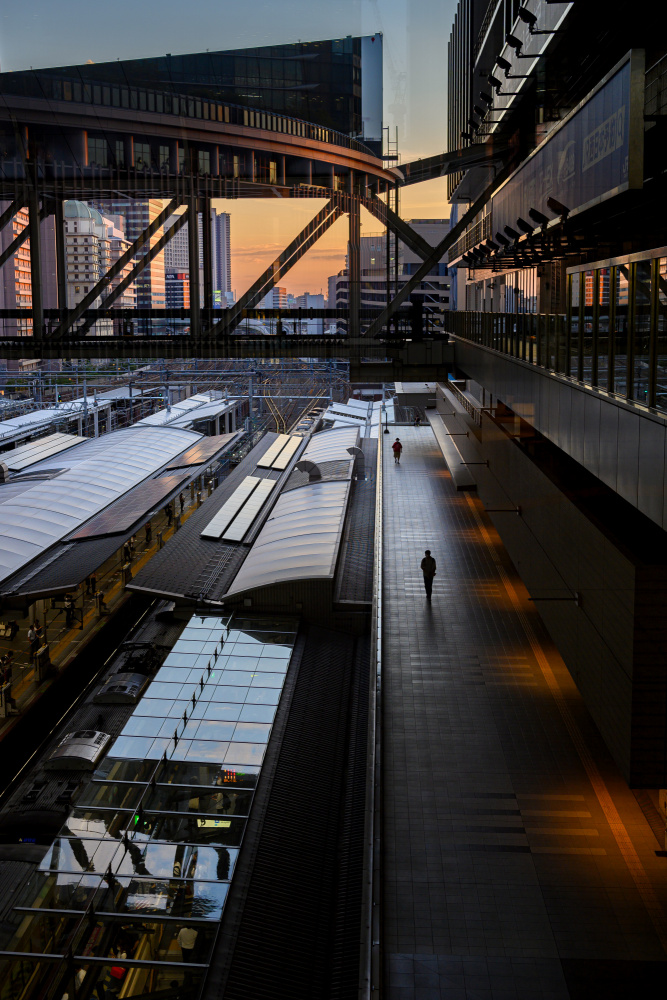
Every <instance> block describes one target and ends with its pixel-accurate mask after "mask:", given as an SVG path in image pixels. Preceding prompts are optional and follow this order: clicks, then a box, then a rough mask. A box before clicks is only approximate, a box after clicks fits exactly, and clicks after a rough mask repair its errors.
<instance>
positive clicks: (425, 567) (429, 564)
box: [421, 549, 436, 601]
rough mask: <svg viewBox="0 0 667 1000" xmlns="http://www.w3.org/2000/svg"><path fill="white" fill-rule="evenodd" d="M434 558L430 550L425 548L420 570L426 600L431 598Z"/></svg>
mask: <svg viewBox="0 0 667 1000" xmlns="http://www.w3.org/2000/svg"><path fill="white" fill-rule="evenodd" d="M435 568H436V567H435V559H434V558H433V556H432V555H431V550H430V549H426V552H425V553H424V558H423V559H422V562H421V570H422V573H423V574H424V590H425V591H426V600H427V601H430V600H431V591H432V590H433V577H434V576H435Z"/></svg>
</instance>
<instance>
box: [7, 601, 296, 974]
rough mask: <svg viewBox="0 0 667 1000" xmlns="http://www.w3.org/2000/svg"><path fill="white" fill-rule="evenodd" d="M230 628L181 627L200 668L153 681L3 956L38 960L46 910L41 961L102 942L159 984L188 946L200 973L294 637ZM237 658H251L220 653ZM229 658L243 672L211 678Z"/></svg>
mask: <svg viewBox="0 0 667 1000" xmlns="http://www.w3.org/2000/svg"><path fill="white" fill-rule="evenodd" d="M229 625H230V622H229V619H223V618H205V619H202V618H201V617H197V618H192V619H191V620H190V622H189V623H188V624H187V625H186V626H185V628H184V629H183V632H182V633H181V636H180V638H179V640H178V643H177V644H176V645H180V646H187V647H188V648H194V650H195V654H196V656H195V657H194V658H197V659H201V660H203V661H204V663H203V665H202V666H201V667H200V668H198V669H197V670H196V671H195V670H193V668H192V667H191V666H190V665H189V664H184V665H179V664H178V663H173V664H172V665H170V666H168V667H162V668H161V670H160V671H159V672H158V675H157V676H156V677H155V679H154V680H153V681H152V682H151V684H150V685H149V687H148V688H147V691H146V696H145V697H144V698H142V700H141V701H140V702H139V704H138V705H137V706H136V707H135V709H134V711H133V713H132V716H131V717H130V718H129V720H128V721H127V723H126V725H125V727H124V729H123V732H122V733H121V735H120V736H119V737H118V738H117V739H116V741H115V743H114V744H113V746H112V749H111V752H110V754H109V755H108V756H107V757H106V758H105V759H104V760H103V762H102V764H101V765H100V767H99V768H98V770H97V771H96V772H95V774H94V775H93V779H92V781H91V782H90V783H88V784H86V785H85V786H84V789H83V791H82V793H81V794H80V796H79V798H78V801H77V802H76V803H75V806H74V808H73V809H72V810H71V813H70V815H69V816H68V818H67V821H66V822H65V824H64V825H63V827H62V829H61V831H60V834H59V836H58V837H57V838H56V840H55V841H54V842H53V844H52V845H51V846H50V847H49V849H48V850H47V851H46V852H45V855H44V858H43V860H42V862H41V864H40V866H39V870H38V871H36V872H35V873H34V874H33V876H32V877H31V878H30V879H29V880H28V881H27V883H26V884H25V886H24V887H23V888H22V889H21V892H20V894H19V898H17V899H16V900H15V901H14V905H15V906H21V907H27V908H30V909H33V908H34V914H35V916H34V917H32V916H31V915H29V914H26V912H25V911H23V912H16V911H11V912H10V914H9V917H8V918H6V928H7V936H8V938H10V940H8V943H7V948H8V950H9V951H13V952H24V953H25V952H33V953H36V954H39V951H38V950H37V951H36V949H39V942H40V941H42V940H44V934H43V932H41V931H40V929H39V927H40V925H39V924H38V923H35V921H37V922H39V921H40V920H42V919H43V915H42V913H41V912H40V911H41V910H42V909H49V910H54V909H55V910H60V911H62V919H61V920H51V921H50V924H49V950H50V951H52V952H53V951H57V950H59V951H63V952H64V951H65V950H67V949H68V948H69V947H70V942H72V941H74V942H75V943H74V945H73V946H72V953H73V956H74V961H75V963H76V965H77V967H81V968H85V965H86V956H87V955H90V954H93V953H94V952H93V948H94V947H95V945H96V943H97V942H98V941H99V940H101V939H104V941H105V946H104V947H105V949H108V952H106V953H109V954H119V951H118V949H120V950H122V952H123V953H124V954H125V955H126V957H127V958H128V959H145V958H146V957H149V958H150V961H151V963H152V964H154V965H155V967H156V968H157V970H158V974H161V973H160V966H161V965H162V964H163V963H164V962H169V963H171V965H172V967H173V963H179V962H181V961H183V962H185V961H188V960H189V959H191V958H193V956H192V955H187V954H185V951H186V948H185V946H186V944H188V943H190V942H192V941H193V940H195V942H196V947H197V957H196V961H197V962H199V963H201V964H203V965H206V964H207V962H208V960H209V957H210V955H211V952H212V949H213V945H214V943H215V938H216V934H217V932H218V927H219V922H220V920H221V917H222V913H223V909H224V906H225V901H226V898H227V894H228V891H229V882H230V880H231V879H232V877H233V875H234V868H235V864H236V860H237V857H238V853H239V847H240V846H241V843H242V840H243V836H244V831H245V827H246V822H247V817H248V815H249V813H250V809H251V808H252V800H253V796H254V789H255V786H256V783H257V777H258V774H259V771H260V769H261V765H262V761H263V758H264V754H265V752H266V748H267V744H268V741H269V738H270V734H271V727H272V724H273V721H274V717H275V713H276V711H277V705H278V702H279V700H280V695H281V691H282V685H283V682H284V679H285V672H286V668H287V665H288V663H289V658H290V656H291V653H292V648H293V645H294V641H295V639H296V631H295V628H296V626H295V624H294V623H293V622H291V621H289V620H283V619H277V620H275V622H274V621H272V620H270V619H258V620H256V621H253V620H252V619H250V620H249V619H246V618H243V619H239V620H238V621H234V620H232V622H231V627H229ZM240 649H246V650H251V651H252V655H250V656H243V655H241V654H234V653H232V654H231V655H230V656H228V655H227V652H228V650H240ZM216 652H217V657H216ZM264 654H266V656H265V655H264ZM178 655H179V654H177V653H172V654H171V656H172V658H173V659H174V660H177V658H178ZM236 659H238V660H241V661H243V662H244V663H245V664H246V665H247V666H249V667H250V669H246V670H228V669H222V665H224V664H226V663H228V662H230V661H232V660H236ZM260 664H261V665H262V666H263V667H265V666H266V667H272V666H274V665H277V667H278V668H279V669H274V670H268V669H262V670H260V669H258V667H259V665H260ZM193 681H196V683H193ZM171 689H173V690H171ZM230 691H233V692H234V694H235V697H233V698H230V697H228V695H229V692H230ZM193 695H194V699H193ZM91 906H92V909H88V908H89V907H91ZM68 911H69V912H68ZM86 911H87V912H86ZM119 916H121V917H122V919H119ZM193 931H194V933H195V937H194V939H193V937H192V934H193ZM181 932H183V933H181ZM36 942H37V943H36ZM156 942H158V943H159V948H157V949H156V948H155V947H154V945H155V943H156ZM194 960H195V959H193V961H194ZM164 967H165V968H166V966H164ZM96 968H98V967H96ZM191 968H192V966H191Z"/></svg>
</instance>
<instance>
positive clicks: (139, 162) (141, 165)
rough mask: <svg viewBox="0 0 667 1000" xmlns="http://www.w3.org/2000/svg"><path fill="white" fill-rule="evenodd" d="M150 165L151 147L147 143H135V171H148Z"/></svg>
mask: <svg viewBox="0 0 667 1000" xmlns="http://www.w3.org/2000/svg"><path fill="white" fill-rule="evenodd" d="M150 165H151V147H150V146H149V144H148V143H147V142H135V144H134V166H135V168H136V169H137V170H149V169H150Z"/></svg>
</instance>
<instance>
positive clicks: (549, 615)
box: [438, 394, 667, 787]
mask: <svg viewBox="0 0 667 1000" xmlns="http://www.w3.org/2000/svg"><path fill="white" fill-rule="evenodd" d="M439 395H440V394H439ZM438 410H439V412H441V414H443V419H444V422H445V425H446V427H447V429H448V430H450V431H454V430H458V431H460V430H463V429H468V430H469V431H470V435H469V437H468V438H465V437H457V438H456V441H457V446H458V448H459V450H460V451H461V454H462V457H463V459H464V461H470V462H479V461H485V460H486V459H488V460H489V467H488V468H485V467H484V466H478V467H475V468H474V470H473V471H474V472H475V474H476V478H477V488H478V494H479V496H480V499H481V500H482V502H483V503H484V505H485V506H486V507H489V508H494V507H500V508H516V507H518V506H520V507H521V516H517V515H516V514H514V513H512V512H507V513H492V514H490V515H489V516H490V518H491V520H492V521H493V523H494V525H495V527H496V529H497V530H498V533H499V535H500V537H501V538H502V541H503V543H504V545H505V546H506V548H507V550H508V553H509V555H510V558H511V559H512V561H513V563H514V565H515V566H516V568H517V570H518V572H519V573H520V575H521V577H522V579H523V581H524V583H525V584H526V587H527V588H528V591H529V593H530V594H531V596H533V597H553V598H558V600H554V601H548V600H545V601H539V602H536V605H535V607H536V609H537V610H538V612H539V614H540V616H541V617H542V619H543V621H544V623H545V625H546V627H547V629H548V630H549V633H550V635H551V636H552V638H553V640H554V642H555V644H556V646H557V647H558V649H559V651H560V653H561V655H562V657H563V659H564V661H565V663H566V665H567V667H568V669H569V671H570V673H571V674H572V677H573V679H574V681H575V683H576V685H577V687H578V688H579V690H580V692H581V694H582V696H583V698H584V701H585V702H586V705H587V707H588V709H589V711H590V712H591V715H592V716H593V718H594V720H595V722H596V724H597V726H598V728H599V729H600V732H601V734H602V736H603V738H604V740H605V742H606V744H607V746H608V747H609V749H610V751H611V753H612V754H613V756H614V758H615V760H616V762H617V763H618V765H619V767H620V769H621V770H622V772H623V774H624V776H625V777H626V780H628V782H630V783H631V784H633V785H635V786H645V787H664V783H665V780H666V778H667V773H666V769H665V752H666V750H667V741H666V732H665V725H666V715H665V704H666V698H665V670H664V653H663V652H662V650H663V649H664V641H665V621H667V573H666V572H665V569H664V567H660V566H657V567H656V566H642V565H638V564H637V561H636V560H633V558H632V557H631V556H630V555H628V554H626V553H625V552H622V551H620V549H619V548H618V547H617V546H616V545H615V544H614V542H613V541H611V540H610V538H608V537H607V536H606V535H605V534H604V533H603V532H602V531H601V530H600V529H599V528H598V527H597V526H596V525H595V524H593V523H592V522H591V521H590V520H589V519H588V518H587V517H586V516H585V514H584V513H583V512H582V511H581V510H580V509H579V508H578V507H577V506H576V505H575V504H574V503H573V502H572V501H571V500H569V499H568V498H567V497H566V496H565V494H563V493H562V492H561V491H560V490H559V489H558V488H557V487H556V486H555V485H554V483H553V482H552V481H551V480H550V479H549V478H548V477H547V476H546V475H545V474H544V473H543V472H542V471H541V470H540V468H539V467H538V466H537V465H536V464H535V463H534V462H533V461H532V460H531V458H530V457H529V456H528V455H527V454H526V453H525V452H524V451H523V450H522V449H521V448H520V447H519V446H518V445H517V444H515V442H514V441H513V440H512V439H511V438H510V437H509V436H508V435H507V434H506V433H505V432H504V431H503V430H502V429H501V428H500V427H498V426H497V425H496V424H495V423H494V421H493V420H491V419H490V418H489V417H488V416H487V415H486V414H484V415H482V425H481V427H479V426H477V425H476V424H475V423H474V422H473V420H472V419H471V418H470V417H469V416H468V415H467V414H465V413H463V414H460V413H459V414H458V415H457V416H456V417H451V416H444V414H450V413H451V412H452V406H451V404H450V403H449V402H448V401H445V402H444V404H443V402H442V400H441V398H440V399H439V401H438ZM575 593H577V594H579V595H580V604H579V606H577V604H576V603H575V601H574V599H573V595H574V594H575ZM569 597H572V599H571V600H562V598H569Z"/></svg>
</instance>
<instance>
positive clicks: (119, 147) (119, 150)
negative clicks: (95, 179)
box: [116, 139, 125, 167]
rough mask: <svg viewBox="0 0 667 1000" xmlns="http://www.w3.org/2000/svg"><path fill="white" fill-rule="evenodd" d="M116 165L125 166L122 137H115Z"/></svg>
mask: <svg viewBox="0 0 667 1000" xmlns="http://www.w3.org/2000/svg"><path fill="white" fill-rule="evenodd" d="M116 166H117V167H124V166H125V143H124V142H123V140H122V139H116Z"/></svg>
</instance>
